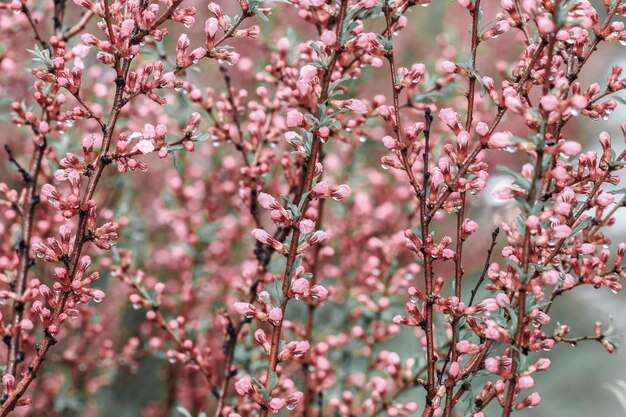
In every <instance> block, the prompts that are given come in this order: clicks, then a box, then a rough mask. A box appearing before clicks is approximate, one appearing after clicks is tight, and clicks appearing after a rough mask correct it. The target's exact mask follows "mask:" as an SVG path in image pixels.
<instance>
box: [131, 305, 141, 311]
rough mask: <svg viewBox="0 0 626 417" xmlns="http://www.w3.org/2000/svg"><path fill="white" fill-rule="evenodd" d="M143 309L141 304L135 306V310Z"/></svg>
mask: <svg viewBox="0 0 626 417" xmlns="http://www.w3.org/2000/svg"><path fill="white" fill-rule="evenodd" d="M139 309H141V304H133V310H139Z"/></svg>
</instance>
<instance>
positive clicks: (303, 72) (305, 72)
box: [300, 65, 317, 84]
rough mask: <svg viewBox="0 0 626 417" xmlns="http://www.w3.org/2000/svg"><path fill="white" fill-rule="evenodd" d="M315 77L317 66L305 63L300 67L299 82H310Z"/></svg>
mask: <svg viewBox="0 0 626 417" xmlns="http://www.w3.org/2000/svg"><path fill="white" fill-rule="evenodd" d="M315 77H317V68H316V67H314V66H313V65H305V66H303V67H302V68H300V82H301V83H306V84H308V83H310V82H311V81H313V80H314V79H315Z"/></svg>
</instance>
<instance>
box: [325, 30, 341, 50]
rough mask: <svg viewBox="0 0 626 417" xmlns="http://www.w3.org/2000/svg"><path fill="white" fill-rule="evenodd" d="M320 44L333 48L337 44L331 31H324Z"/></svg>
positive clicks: (335, 37) (335, 36)
mask: <svg viewBox="0 0 626 417" xmlns="http://www.w3.org/2000/svg"><path fill="white" fill-rule="evenodd" d="M321 39H322V42H324V45H326V46H333V45H334V44H335V43H336V42H337V35H336V34H335V32H333V31H332V30H325V31H324V32H323V33H322V36H321Z"/></svg>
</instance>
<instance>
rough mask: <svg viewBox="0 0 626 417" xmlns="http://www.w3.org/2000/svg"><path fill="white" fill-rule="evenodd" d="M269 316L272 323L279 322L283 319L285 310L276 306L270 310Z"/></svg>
mask: <svg viewBox="0 0 626 417" xmlns="http://www.w3.org/2000/svg"><path fill="white" fill-rule="evenodd" d="M268 317H269V320H270V322H272V324H278V323H280V321H281V320H282V319H283V312H282V310H281V309H280V308H278V307H274V308H272V309H271V310H270V312H269V315H268Z"/></svg>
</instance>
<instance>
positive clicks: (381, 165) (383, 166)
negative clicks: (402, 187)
mask: <svg viewBox="0 0 626 417" xmlns="http://www.w3.org/2000/svg"><path fill="white" fill-rule="evenodd" d="M380 167H381V168H382V169H385V170H387V169H389V165H387V164H380Z"/></svg>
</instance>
